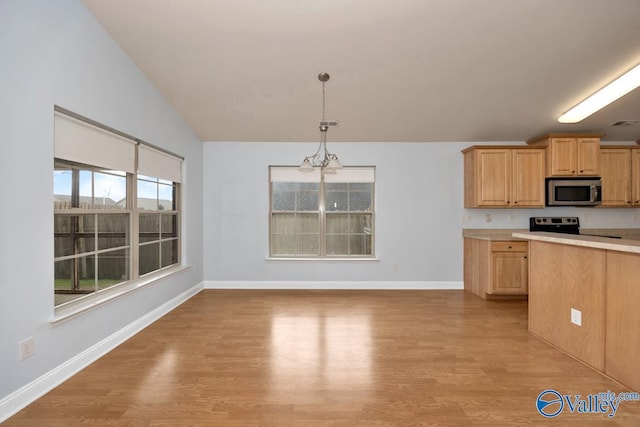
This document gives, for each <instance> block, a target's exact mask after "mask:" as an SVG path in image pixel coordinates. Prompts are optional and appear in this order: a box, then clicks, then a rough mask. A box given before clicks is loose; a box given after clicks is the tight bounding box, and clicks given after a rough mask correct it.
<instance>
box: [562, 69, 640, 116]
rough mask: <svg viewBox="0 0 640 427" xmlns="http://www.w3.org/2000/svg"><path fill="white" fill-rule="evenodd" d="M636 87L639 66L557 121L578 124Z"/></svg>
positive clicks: (638, 82)
mask: <svg viewBox="0 0 640 427" xmlns="http://www.w3.org/2000/svg"><path fill="white" fill-rule="evenodd" d="M638 86H640V64H638V65H636V66H635V67H634V68H633V69H631V70H630V71H628V72H627V73H625V74H623V75H622V76H620V77H618V78H617V79H616V80H614V81H612V82H611V83H609V84H608V85H606V86H605V87H603V88H602V89H600V90H599V91H597V92H596V93H594V94H593V95H591V96H590V97H588V98H587V99H585V100H584V101H582V102H581V103H579V104H578V105H576V106H575V107H573V108H572V109H571V110H569V111H567V112H566V113H564V114H563V115H561V116H560V117H558V121H559V122H560V123H578V122H580V121H582V120H584V119H585V118H587V117H589V116H590V115H592V114H593V113H595V112H596V111H598V110H600V109H601V108H604V107H606V106H607V105H609V104H611V103H612V102H613V101H615V100H616V99H618V98H620V97H622V96H623V95H626V94H627V93H629V92H631V91H632V90H634V89H635V88H637V87H638Z"/></svg>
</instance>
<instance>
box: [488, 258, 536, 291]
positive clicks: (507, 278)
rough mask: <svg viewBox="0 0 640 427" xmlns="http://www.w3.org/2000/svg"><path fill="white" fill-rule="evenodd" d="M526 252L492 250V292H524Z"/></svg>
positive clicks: (526, 279) (526, 268) (526, 274)
mask: <svg viewBox="0 0 640 427" xmlns="http://www.w3.org/2000/svg"><path fill="white" fill-rule="evenodd" d="M527 262H528V260H527V252H521V251H513V252H492V253H491V263H492V273H493V274H492V280H491V289H490V293H492V294H506V295H514V294H526V293H527V283H528V265H527Z"/></svg>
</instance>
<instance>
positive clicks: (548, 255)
mask: <svg viewBox="0 0 640 427" xmlns="http://www.w3.org/2000/svg"><path fill="white" fill-rule="evenodd" d="M513 237H514V238H519V239H526V240H529V331H530V332H531V333H532V334H533V335H535V336H537V337H539V338H541V339H543V340H544V341H547V342H549V343H550V344H552V345H554V346H556V347H557V348H559V349H561V350H563V351H565V352H567V353H568V354H570V355H571V356H573V357H576V358H577V359H579V360H581V361H583V362H584V363H586V364H588V365H590V366H592V367H593V368H595V369H597V370H599V371H601V372H604V373H605V374H606V375H608V376H610V377H612V378H614V379H616V380H617V381H619V382H620V383H622V384H624V385H625V386H628V387H630V388H631V389H633V390H634V391H638V390H640V369H639V367H638V360H640V332H639V329H640V306H639V304H640V241H637V240H627V239H612V238H607V237H594V236H585V235H570V234H559V233H545V232H526V231H525V232H514V233H513Z"/></svg>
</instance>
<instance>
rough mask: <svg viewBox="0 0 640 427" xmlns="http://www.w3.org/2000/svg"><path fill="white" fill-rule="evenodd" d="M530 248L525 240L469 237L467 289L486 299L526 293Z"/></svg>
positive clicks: (465, 268) (465, 254)
mask: <svg viewBox="0 0 640 427" xmlns="http://www.w3.org/2000/svg"><path fill="white" fill-rule="evenodd" d="M528 251H529V250H528V242H524V241H515V240H514V241H490V240H482V239H473V238H469V237H465V239H464V289H465V290H466V291H468V292H471V293H473V294H475V295H477V296H479V297H481V298H485V299H487V298H494V297H495V298H504V297H508V296H518V297H523V296H526V295H527V291H528V271H529V264H528Z"/></svg>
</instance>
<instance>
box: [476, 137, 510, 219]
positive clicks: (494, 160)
mask: <svg viewBox="0 0 640 427" xmlns="http://www.w3.org/2000/svg"><path fill="white" fill-rule="evenodd" d="M477 155H478V158H477V162H478V164H477V166H478V168H477V171H476V173H477V175H476V176H475V178H476V183H477V184H476V185H477V187H476V194H477V202H478V206H480V207H484V206H502V207H504V206H510V203H511V198H510V182H509V181H510V177H511V151H510V150H509V149H487V150H478V152H477Z"/></svg>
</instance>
